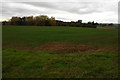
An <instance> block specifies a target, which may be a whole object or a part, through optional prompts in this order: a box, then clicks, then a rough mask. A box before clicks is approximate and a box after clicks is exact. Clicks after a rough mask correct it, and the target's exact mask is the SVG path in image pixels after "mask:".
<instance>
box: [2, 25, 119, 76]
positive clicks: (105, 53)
mask: <svg viewBox="0 0 120 80" xmlns="http://www.w3.org/2000/svg"><path fill="white" fill-rule="evenodd" d="M2 29H3V30H2V35H3V38H2V40H3V54H2V55H3V78H118V59H119V55H118V52H117V46H118V30H117V29H95V28H80V27H60V26H59V27H52V26H50V27H46V26H42V27H40V26H3V27H2Z"/></svg>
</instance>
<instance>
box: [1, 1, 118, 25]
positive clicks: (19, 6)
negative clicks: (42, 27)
mask: <svg viewBox="0 0 120 80" xmlns="http://www.w3.org/2000/svg"><path fill="white" fill-rule="evenodd" d="M118 2H119V0H100V1H98V0H84V1H82V0H27V2H25V0H4V1H2V17H1V16H0V20H8V19H10V18H11V17H12V16H20V17H23V16H32V15H33V16H38V15H47V16H49V17H51V16H53V17H55V18H56V19H58V20H63V21H77V20H83V22H88V21H95V22H98V23H117V22H118Z"/></svg>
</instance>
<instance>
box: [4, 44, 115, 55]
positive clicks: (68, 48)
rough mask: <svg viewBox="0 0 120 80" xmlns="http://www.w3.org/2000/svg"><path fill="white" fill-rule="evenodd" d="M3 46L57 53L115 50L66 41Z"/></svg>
mask: <svg viewBox="0 0 120 80" xmlns="http://www.w3.org/2000/svg"><path fill="white" fill-rule="evenodd" d="M3 48H16V49H24V50H48V51H54V52H57V53H74V52H104V51H114V49H112V48H95V47H92V46H88V45H81V44H78V45H75V44H67V43H64V42H48V43H46V44H43V45H40V46H37V47H34V48H31V47H20V46H19V47H18V46H3Z"/></svg>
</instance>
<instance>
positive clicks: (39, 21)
mask: <svg viewBox="0 0 120 80" xmlns="http://www.w3.org/2000/svg"><path fill="white" fill-rule="evenodd" d="M2 25H30V26H32V25H35V26H76V27H89V28H96V27H97V25H98V23H94V21H93V22H88V23H82V20H78V21H76V22H75V21H71V22H64V21H60V20H56V19H55V17H50V18H49V17H48V16H46V15H40V16H35V17H33V16H28V17H12V18H11V19H10V20H9V21H3V22H2Z"/></svg>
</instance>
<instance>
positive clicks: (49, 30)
mask: <svg viewBox="0 0 120 80" xmlns="http://www.w3.org/2000/svg"><path fill="white" fill-rule="evenodd" d="M117 38H118V32H117V30H116V29H93V28H92V29H91V28H79V27H38V26H3V45H4V46H5V45H14V46H30V47H35V46H39V45H41V44H44V43H47V42H68V43H74V44H86V45H92V46H101V47H103V46H112V47H115V46H117V42H118V39H117Z"/></svg>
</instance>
